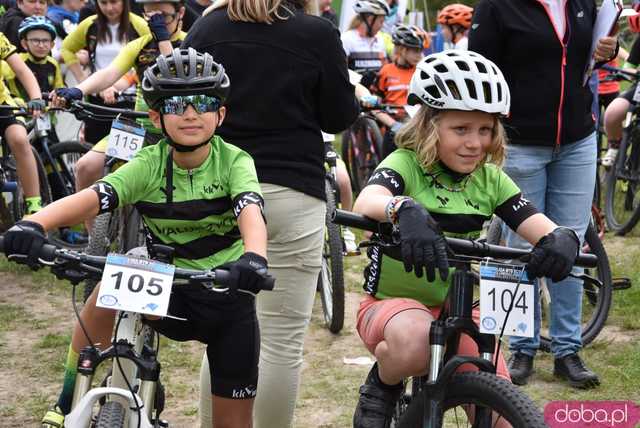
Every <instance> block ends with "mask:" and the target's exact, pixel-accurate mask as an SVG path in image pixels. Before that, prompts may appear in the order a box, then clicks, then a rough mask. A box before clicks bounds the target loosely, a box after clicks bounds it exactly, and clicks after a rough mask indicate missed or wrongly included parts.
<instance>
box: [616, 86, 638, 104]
mask: <svg viewBox="0 0 640 428" xmlns="http://www.w3.org/2000/svg"><path fill="white" fill-rule="evenodd" d="M636 86H637V85H631V86H630V87H629V89H627V90H626V91H624V92H623V93H621V94H620V96H619V98H624V99H625V100H627V101H629V102H630V103H631V104H636V102H635V101H633V94H634V93H635V92H636Z"/></svg>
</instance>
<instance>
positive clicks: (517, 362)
mask: <svg viewBox="0 0 640 428" xmlns="http://www.w3.org/2000/svg"><path fill="white" fill-rule="evenodd" d="M507 368H508V369H509V376H511V382H513V383H514V384H516V385H526V384H527V382H528V381H529V377H531V375H532V374H533V357H531V356H529V355H527V354H523V353H522V352H514V353H513V354H511V357H510V358H509V362H508V363H507Z"/></svg>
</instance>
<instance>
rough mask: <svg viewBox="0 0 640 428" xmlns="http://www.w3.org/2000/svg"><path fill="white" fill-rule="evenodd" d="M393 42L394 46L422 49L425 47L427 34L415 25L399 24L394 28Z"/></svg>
mask: <svg viewBox="0 0 640 428" xmlns="http://www.w3.org/2000/svg"><path fill="white" fill-rule="evenodd" d="M391 40H392V41H393V44H394V45H402V46H407V47H410V48H419V49H422V48H424V47H425V41H426V40H427V34H426V33H425V32H424V31H423V30H421V29H420V28H418V27H417V26H415V25H406V24H398V25H396V26H395V27H394V28H393V33H392V34H391Z"/></svg>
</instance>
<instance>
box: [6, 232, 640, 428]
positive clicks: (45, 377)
mask: <svg viewBox="0 0 640 428" xmlns="http://www.w3.org/2000/svg"><path fill="white" fill-rule="evenodd" d="M605 243H606V246H607V249H608V251H609V253H610V258H611V264H612V268H613V270H614V275H624V276H629V277H631V278H632V280H633V282H634V287H633V288H632V289H630V290H625V291H618V292H615V294H614V302H613V307H612V311H611V315H610V317H609V321H608V323H607V327H606V328H605V331H604V332H603V333H602V334H601V335H600V336H599V338H598V339H597V340H596V341H595V342H594V343H593V344H592V345H591V346H589V347H588V348H587V349H585V350H584V351H583V356H584V358H585V360H586V361H587V362H588V365H589V367H590V368H592V369H593V370H595V371H596V372H597V373H598V374H599V375H600V377H601V380H602V385H601V386H600V387H599V388H598V389H595V390H589V391H577V390H575V389H572V388H570V387H568V386H567V385H566V384H564V383H562V382H560V381H557V380H555V379H554V378H553V375H552V367H553V360H552V359H551V358H550V357H549V355H545V354H540V355H539V358H537V359H536V374H535V375H534V377H533V380H532V382H531V383H530V384H529V385H528V386H527V387H525V391H526V392H527V393H528V394H529V395H530V396H532V397H533V398H534V399H535V401H536V402H537V403H538V405H539V406H540V407H541V408H542V407H543V406H544V405H545V404H546V403H547V402H549V401H552V400H565V399H571V400H614V399H615V400H634V401H636V402H640V388H638V385H640V341H639V340H638V339H639V338H640V316H638V312H639V311H640V285H639V284H640V265H639V264H638V263H637V260H640V237H636V236H631V237H626V238H616V237H612V236H607V237H606V239H605ZM364 263H365V260H364V257H355V258H349V259H347V262H346V269H345V271H346V272H345V276H346V281H347V286H348V292H347V314H346V315H347V317H346V323H345V328H344V330H343V331H342V333H341V334H340V335H332V334H331V333H329V332H328V331H327V330H326V329H325V328H324V326H323V324H322V318H321V308H320V306H319V299H317V302H316V307H315V309H314V316H313V319H312V322H311V325H310V328H309V332H308V335H307V343H306V349H305V362H304V371H303V381H302V386H301V390H300V397H299V400H298V404H297V408H296V413H295V417H296V419H295V427H301V428H318V427H336V428H342V427H349V426H350V424H351V417H352V414H353V409H354V407H355V403H356V400H357V391H358V387H359V385H360V384H361V382H362V381H363V379H364V377H365V376H366V373H367V372H368V370H369V367H368V366H358V365H346V364H345V363H344V361H343V359H344V358H345V357H348V358H352V357H360V356H367V355H368V353H367V351H366V350H365V348H364V347H363V346H362V345H361V342H360V339H359V338H358V337H357V335H356V334H355V329H354V316H355V313H356V310H357V305H358V301H359V299H360V297H361V293H360V282H361V277H362V267H363V266H364ZM0 287H1V289H0V290H1V291H0V418H1V419H0V420H1V422H0V426H3V427H26V426H34V425H36V424H37V421H38V420H39V418H40V417H41V416H42V415H43V413H44V411H45V410H46V408H47V407H48V405H50V404H51V403H53V402H54V401H55V398H56V396H57V393H58V391H59V387H60V384H61V380H62V370H63V367H62V363H63V358H64V356H65V355H66V349H67V346H68V342H69V339H70V331H71V326H72V321H73V312H72V306H71V299H70V295H71V287H70V286H69V285H68V284H67V283H64V282H61V281H56V280H55V279H54V278H53V277H52V276H51V275H50V274H48V273H46V271H44V270H41V271H38V272H31V271H29V270H27V269H25V268H23V267H19V266H17V265H15V264H12V263H8V262H7V261H6V259H4V258H1V259H0ZM202 349H203V348H202V346H200V345H198V344H181V343H176V342H169V341H163V344H162V346H161V351H160V352H161V353H160V360H161V362H162V368H163V374H162V380H163V382H164V383H165V385H166V387H167V410H166V411H165V413H163V415H164V418H165V419H168V420H169V421H171V422H172V426H174V427H190V426H197V394H198V381H197V380H198V373H199V364H200V359H201V357H202ZM274 428H276V427H274Z"/></svg>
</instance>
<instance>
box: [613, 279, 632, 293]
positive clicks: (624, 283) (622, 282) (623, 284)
mask: <svg viewBox="0 0 640 428" xmlns="http://www.w3.org/2000/svg"><path fill="white" fill-rule="evenodd" d="M631 285H632V283H631V278H625V277H620V278H613V279H612V280H611V288H612V289H613V290H627V289H629V288H631Z"/></svg>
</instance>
